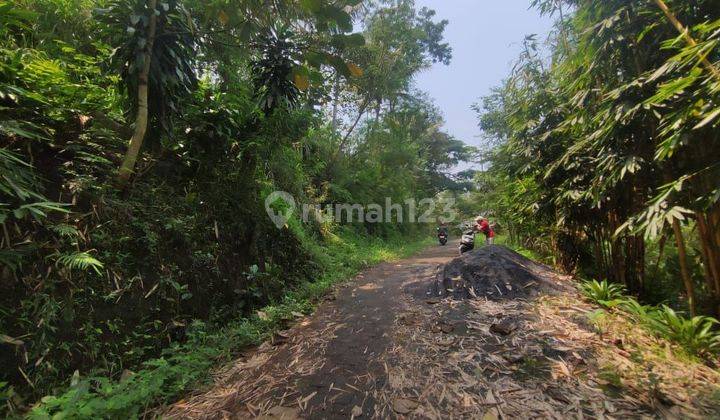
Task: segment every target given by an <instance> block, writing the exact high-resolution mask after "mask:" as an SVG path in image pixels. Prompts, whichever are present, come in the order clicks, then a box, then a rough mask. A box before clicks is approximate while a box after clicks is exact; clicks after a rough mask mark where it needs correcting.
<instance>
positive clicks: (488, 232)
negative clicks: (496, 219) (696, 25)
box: [475, 216, 495, 245]
mask: <svg viewBox="0 0 720 420" xmlns="http://www.w3.org/2000/svg"><path fill="white" fill-rule="evenodd" d="M475 229H476V230H477V231H478V232H482V233H483V234H484V235H485V245H492V244H493V242H495V231H494V230H493V228H492V226H490V222H488V220H487V219H486V218H484V217H481V216H478V217H477V218H476V219H475Z"/></svg>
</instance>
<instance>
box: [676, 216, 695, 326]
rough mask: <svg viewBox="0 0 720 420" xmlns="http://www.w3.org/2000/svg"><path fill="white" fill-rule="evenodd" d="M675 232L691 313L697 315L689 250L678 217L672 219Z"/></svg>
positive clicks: (681, 271)
mask: <svg viewBox="0 0 720 420" xmlns="http://www.w3.org/2000/svg"><path fill="white" fill-rule="evenodd" d="M672 228H673V233H674V234H675V244H676V245H677V249H678V258H679V260H680V273H681V275H682V280H683V283H684V284H685V292H686V293H687V300H688V306H689V307H690V315H691V316H695V313H696V312H695V290H694V289H695V288H694V287H693V282H692V278H691V277H690V269H689V268H688V263H687V252H686V251H685V240H684V239H683V234H682V229H681V228H680V222H678V220H677V219H673V221H672Z"/></svg>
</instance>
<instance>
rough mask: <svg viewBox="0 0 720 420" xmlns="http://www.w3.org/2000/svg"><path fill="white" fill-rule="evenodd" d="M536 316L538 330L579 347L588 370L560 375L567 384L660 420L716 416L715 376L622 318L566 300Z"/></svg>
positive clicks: (545, 305)
mask: <svg viewBox="0 0 720 420" xmlns="http://www.w3.org/2000/svg"><path fill="white" fill-rule="evenodd" d="M537 310H538V316H539V322H540V324H539V325H540V326H539V328H543V329H544V328H547V329H559V330H561V331H562V333H563V337H564V338H565V339H572V340H576V341H578V343H584V344H583V348H584V349H585V350H584V351H585V352H587V357H586V356H583V364H584V363H587V364H588V367H587V369H585V368H583V367H582V366H579V367H577V368H575V369H569V371H568V370H567V369H563V371H564V373H563V374H564V375H569V378H572V379H573V380H582V381H585V382H586V383H588V384H589V385H590V386H592V387H596V388H599V389H602V391H603V392H604V393H605V394H606V395H608V396H613V397H617V398H621V399H624V400H627V401H628V402H632V403H633V404H636V405H640V406H644V407H647V409H649V410H651V411H653V412H655V413H662V415H661V417H663V418H667V417H669V418H687V417H690V418H708V417H713V418H714V417H715V416H717V415H718V414H720V413H719V412H718V407H720V372H719V371H718V370H717V369H716V368H713V367H711V366H708V361H707V360H702V359H700V358H698V357H696V356H693V355H691V354H690V353H688V351H687V350H686V349H685V348H683V347H682V346H680V345H679V344H677V343H676V342H674V341H671V340H669V339H666V338H664V337H662V336H659V335H656V334H654V333H653V332H652V331H651V330H648V329H646V328H639V327H638V323H637V321H636V320H635V319H633V317H631V316H629V315H628V314H627V313H626V312H624V311H618V310H603V309H595V308H593V307H592V306H591V305H590V304H588V303H585V302H582V301H580V300H578V298H576V297H574V296H571V295H565V296H555V297H548V298H545V299H542V300H541V301H540V304H539V305H538V307H537ZM588 332H589V333H588ZM583 366H584V365H583Z"/></svg>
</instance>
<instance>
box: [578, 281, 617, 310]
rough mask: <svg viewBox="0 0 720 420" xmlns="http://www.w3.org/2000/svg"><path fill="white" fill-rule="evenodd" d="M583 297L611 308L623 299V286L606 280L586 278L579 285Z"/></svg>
mask: <svg viewBox="0 0 720 420" xmlns="http://www.w3.org/2000/svg"><path fill="white" fill-rule="evenodd" d="M580 290H582V292H583V294H584V295H585V297H586V298H587V299H588V300H590V301H591V302H593V303H596V304H598V305H600V306H603V307H605V308H613V307H615V306H617V305H619V304H620V303H622V302H623V301H624V298H623V297H624V295H625V287H624V286H623V285H621V284H617V283H609V282H608V281H607V280H603V281H600V282H599V281H597V280H588V281H585V282H583V283H582V284H581V285H580Z"/></svg>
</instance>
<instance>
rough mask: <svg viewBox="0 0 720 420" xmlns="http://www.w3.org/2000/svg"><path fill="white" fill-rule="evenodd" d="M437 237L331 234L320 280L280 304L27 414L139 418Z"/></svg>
mask: <svg viewBox="0 0 720 420" xmlns="http://www.w3.org/2000/svg"><path fill="white" fill-rule="evenodd" d="M431 239H432V238H427V237H422V238H419V239H411V240H408V238H407V237H401V236H396V237H392V238H390V239H387V240H382V239H380V238H376V237H375V238H372V237H364V236H359V235H357V234H355V233H353V232H351V231H349V230H348V231H343V232H341V233H340V234H338V235H330V237H329V239H328V240H327V243H326V244H323V245H319V244H318V245H315V247H316V249H315V253H316V254H317V255H318V256H319V257H320V258H321V263H322V265H323V267H325V270H324V274H322V275H321V276H320V277H319V278H318V279H316V280H314V281H311V282H306V283H303V284H301V285H300V286H299V287H297V288H295V289H294V290H293V291H291V292H289V293H288V294H287V295H286V296H285V297H284V299H283V300H282V302H281V303H279V304H276V305H270V306H266V307H264V308H262V310H260V311H258V312H257V314H256V315H253V316H252V317H250V318H245V319H239V320H234V321H231V322H229V323H227V324H225V325H224V326H222V327H215V326H212V325H209V324H206V323H203V322H199V321H196V322H194V323H193V324H192V325H191V328H189V330H188V340H187V341H186V342H185V343H183V344H178V345H174V346H173V347H170V348H168V349H165V350H164V351H163V355H162V357H160V358H156V359H152V360H149V361H147V362H146V363H145V364H144V367H143V369H142V370H140V371H138V372H135V373H132V372H126V373H125V374H124V375H123V378H121V379H120V380H114V379H110V378H104V377H88V378H82V379H81V378H79V377H78V376H77V375H76V376H74V378H73V380H72V383H71V385H70V387H69V389H68V390H67V391H66V392H65V393H63V394H61V395H59V396H47V397H44V398H43V399H42V400H41V402H40V403H39V404H37V405H36V406H35V407H34V408H33V409H32V410H31V412H30V413H29V417H30V418H38V419H40V418H50V417H52V418H56V417H57V418H119V417H124V418H128V417H131V418H132V417H138V416H141V415H142V414H143V413H145V412H147V411H148V410H150V409H151V408H153V407H155V406H157V405H160V404H163V403H165V402H168V401H171V400H172V399H174V398H176V397H178V396H179V395H181V394H182V393H183V392H185V391H187V390H188V389H190V388H191V387H194V386H199V385H201V384H202V383H204V382H206V381H207V380H208V379H209V377H210V372H211V370H212V368H213V367H214V366H217V365H221V364H223V363H224V362H225V361H228V360H231V359H232V357H233V356H234V355H236V354H237V353H238V352H239V351H240V350H243V349H244V348H247V347H248V346H251V345H255V344H258V343H261V342H262V341H263V340H265V339H267V338H268V337H270V336H271V335H272V333H273V332H274V331H277V330H279V329H281V328H283V327H284V326H286V325H287V323H288V322H289V321H290V320H292V319H293V318H294V317H295V314H298V313H305V314H307V313H309V312H311V311H312V310H313V308H314V306H315V304H316V302H317V299H318V298H319V297H321V296H322V295H323V294H325V293H326V292H327V291H328V290H329V289H330V288H331V287H332V286H333V285H334V284H336V283H338V282H341V281H343V280H346V279H348V278H350V277H351V276H352V275H354V274H355V273H357V272H358V271H359V270H361V269H362V268H364V267H367V266H369V265H373V264H377V263H379V262H382V261H388V260H394V259H398V258H401V257H404V256H407V255H410V254H412V253H414V252H417V251H418V250H419V249H421V248H422V247H424V246H426V245H428V243H429V241H430V240H431Z"/></svg>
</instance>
